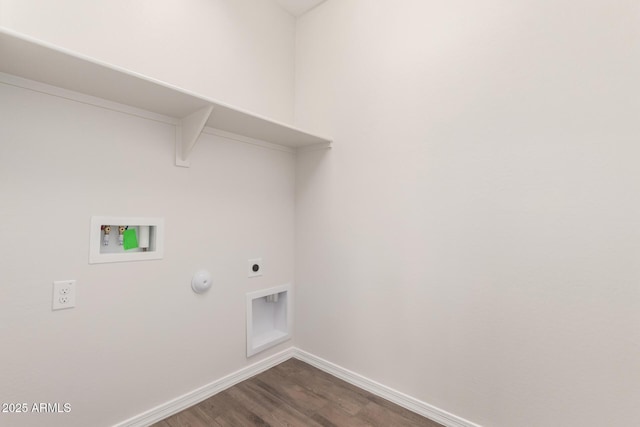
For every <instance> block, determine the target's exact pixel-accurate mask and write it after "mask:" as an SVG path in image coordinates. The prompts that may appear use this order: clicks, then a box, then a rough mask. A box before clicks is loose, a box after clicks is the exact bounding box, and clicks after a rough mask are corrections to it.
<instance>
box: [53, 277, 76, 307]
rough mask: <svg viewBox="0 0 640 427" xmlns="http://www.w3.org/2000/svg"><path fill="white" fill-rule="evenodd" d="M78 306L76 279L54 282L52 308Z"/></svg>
mask: <svg viewBox="0 0 640 427" xmlns="http://www.w3.org/2000/svg"><path fill="white" fill-rule="evenodd" d="M75 306H76V281H75V280H58V281H55V282H53V300H52V304H51V309H52V310H64V309H65V308H73V307H75Z"/></svg>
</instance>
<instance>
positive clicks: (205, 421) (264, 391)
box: [152, 359, 442, 427]
mask: <svg viewBox="0 0 640 427" xmlns="http://www.w3.org/2000/svg"><path fill="white" fill-rule="evenodd" d="M205 426H206V427H210V426H213V427H245V426H247V427H249V426H288V427H298V426H299V427H317V426H346V427H360V426H373V427H377V426H381V427H382V426H384V427H391V426H394V427H395V426H398V427H400V426H406V427H408V426H425V427H442V426H441V425H440V424H438V423H435V422H433V421H431V420H428V419H426V418H423V417H421V416H420V415H417V414H415V413H413V412H411V411H408V410H406V409H404V408H402V407H400V406H398V405H395V404H393V403H391V402H389V401H387V400H385V399H382V398H380V397H377V396H375V395H373V394H371V393H369V392H367V391H364V390H362V389H360V388H358V387H355V386H353V385H351V384H349V383H346V382H344V381H342V380H340V379H338V378H336V377H334V376H332V375H329V374H327V373H325V372H323V371H321V370H319V369H316V368H314V367H313V366H310V365H308V364H306V363H304V362H301V361H299V360H297V359H290V360H287V361H286V362H284V363H281V364H280V365H278V366H275V367H273V368H271V369H269V370H267V371H265V372H263V373H261V374H258V375H256V376H255V377H253V378H250V379H248V380H246V381H243V382H241V383H239V384H236V385H235V386H233V387H231V388H228V389H227V390H225V391H222V392H220V393H218V394H216V395H215V396H213V397H211V398H209V399H207V400H204V401H202V402H200V403H199V404H198V405H195V406H192V407H191V408H189V409H186V410H184V411H182V412H180V413H177V414H175V415H173V416H171V417H169V418H167V419H165V420H163V421H160V422H159V423H156V424H154V425H153V426H152V427H205Z"/></svg>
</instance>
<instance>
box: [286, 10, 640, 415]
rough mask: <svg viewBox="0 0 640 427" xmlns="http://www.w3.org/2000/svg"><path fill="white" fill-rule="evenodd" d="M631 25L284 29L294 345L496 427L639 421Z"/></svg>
mask: <svg viewBox="0 0 640 427" xmlns="http://www.w3.org/2000/svg"><path fill="white" fill-rule="evenodd" d="M639 19H640V10H639V9H638V3H637V2H633V1H618V0H616V1H613V2H611V1H595V0H588V1H585V2H580V3H576V2H574V1H569V0H560V1H537V0H536V1H533V0H532V1H529V0H526V1H518V2H511V1H499V0H492V1H489V2H486V1H485V2H474V1H467V0H459V1H449V2H433V1H423V0H404V1H402V2H397V1H391V0H379V1H375V2H371V1H366V0H329V1H328V2H326V3H324V4H323V5H321V6H319V7H318V8H316V9H314V10H313V11H311V12H310V13H309V14H307V15H305V16H303V17H301V18H300V19H299V20H298V23H297V39H296V44H297V50H296V125H298V126H301V127H305V128H309V129H310V130H314V131H317V132H322V133H326V134H328V135H332V136H333V137H334V139H335V144H334V148H333V149H332V150H330V151H329V152H314V153H306V154H304V155H300V156H299V160H298V164H297V166H298V170H297V174H298V175H297V201H296V203H297V204H296V218H297V224H296V227H297V229H296V236H297V237H296V286H297V288H296V292H297V293H296V298H297V299H296V304H297V305H296V310H297V311H296V316H297V317H296V345H297V346H298V347H300V348H302V349H303V350H306V351H309V352H311V353H313V354H316V355H318V356H321V357H323V358H325V359H327V360H330V361H332V362H334V363H336V364H339V365H341V366H343V367H346V368H348V369H351V370H353V371H355V372H358V373H360V374H363V375H365V376H367V377H369V378H371V379H374V380H376V381H379V382H381V383H383V384H385V385H387V386H390V387H392V388H395V389H397V390H400V391H402V392H405V393H407V394H409V395H412V396H414V397H416V398H418V399H420V400H423V401H425V402H427V403H430V404H433V405H435V406H437V407H439V408H441V409H444V410H447V411H449V412H452V413H454V414H456V415H459V416H461V417H464V418H466V419H468V420H470V421H473V422H476V423H478V424H481V425H484V426H492V427H520V426H522V427H524V426H593V427H596V426H602V425H639V424H640V409H639V408H638V404H637V403H638V401H640V386H639V385H640V328H639V326H638V325H640V287H639V286H638V283H640V267H639V265H640V263H639V260H640V245H639V243H638V242H640V222H639V220H638V218H640V200H639V197H638V194H640V168H638V164H637V163H638V162H637V159H638V158H639V156H640V145H639V144H638V135H640V116H639V112H640V83H639V82H638V75H640V74H639V73H640V26H639V25H638V22H640V21H639Z"/></svg>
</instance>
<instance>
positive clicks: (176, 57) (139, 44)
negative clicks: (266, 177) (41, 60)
mask: <svg viewBox="0 0 640 427" xmlns="http://www.w3.org/2000/svg"><path fill="white" fill-rule="evenodd" d="M0 25H2V26H5V27H8V28H11V29H13V30H16V31H19V32H23V33H25V34H28V35H30V36H32V37H36V38H40V39H43V40H46V41H47V42H50V43H53V44H57V45H59V46H62V47H65V48H68V49H71V50H74V51H76V52H79V53H82V54H85V55H88V56H93V57H95V58H97V59H100V60H103V61H106V62H110V63H113V64H116V65H118V66H121V67H124V68H128V69H131V70H134V71H136V72H138V73H141V74H145V75H148V76H151V77H154V78H156V79H159V80H162V81H166V82H169V83H171V84H173V85H175V86H179V87H182V88H185V89H188V90H190V91H193V92H196V93H200V94H203V95H206V96H208V97H210V98H213V99H218V100H220V101H223V102H226V103H230V104H232V105H236V106H239V107H241V108H243V109H247V110H249V111H255V112H256V113H259V114H261V115H264V116H268V117H271V118H273V119H276V120H280V121H284V122H287V123H289V122H291V121H292V118H293V74H294V67H293V61H294V59H293V50H294V31H295V21H294V19H293V17H292V16H291V15H289V14H288V13H287V12H285V11H284V10H283V9H282V8H281V7H279V6H278V5H277V4H275V2H273V1H255V0H181V1H175V0H136V1H128V0H99V1H95V0H94V1H84V0H59V1H55V2H52V1H48V0H0Z"/></svg>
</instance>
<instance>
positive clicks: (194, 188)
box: [0, 0, 295, 427]
mask: <svg viewBox="0 0 640 427" xmlns="http://www.w3.org/2000/svg"><path fill="white" fill-rule="evenodd" d="M24 3H25V5H24V7H23V5H22V4H18V2H15V3H9V2H6V1H5V2H3V9H2V12H3V14H2V20H3V22H2V24H15V25H13V27H14V29H16V30H19V31H23V32H25V33H28V34H30V35H33V36H36V37H42V38H45V39H46V40H47V41H49V42H54V43H59V44H61V45H63V46H65V47H68V48H72V49H77V50H79V51H82V52H83V53H85V54H88V55H92V56H96V57H101V58H102V59H106V60H110V61H111V60H112V62H115V63H117V64H118V65H121V66H126V67H129V68H132V69H134V71H138V72H143V73H146V74H149V75H152V76H155V77H159V78H162V79H165V80H168V81H169V83H172V84H177V85H181V86H187V85H185V84H182V82H181V81H180V80H181V79H186V80H189V82H190V83H191V84H192V86H191V88H194V87H195V86H201V88H203V89H207V87H209V86H208V85H211V87H212V88H213V87H220V88H222V87H224V86H225V85H228V86H229V89H228V90H229V91H232V90H233V88H234V87H235V88H238V93H237V94H236V95H237V101H238V104H240V106H241V107H243V108H250V107H252V106H251V105H248V104H253V106H254V107H257V108H256V109H258V110H261V111H260V112H261V113H262V114H264V115H270V116H278V115H282V116H285V115H286V114H287V109H290V108H291V102H290V101H291V100H290V99H288V97H289V96H288V94H290V92H287V91H286V90H284V89H282V90H281V88H278V86H279V83H278V82H280V81H281V82H285V80H287V76H286V73H285V75H280V71H278V70H279V69H280V68H282V69H285V68H288V66H289V64H291V63H292V57H291V55H292V53H293V51H292V50H291V52H289V54H285V51H286V49H285V47H286V46H287V45H288V46H292V45H293V44H292V43H293V40H290V29H291V28H292V25H293V24H292V23H293V18H291V17H290V16H289V15H288V14H286V13H284V12H283V13H284V16H286V17H287V19H286V20H284V21H283V20H282V19H281V16H280V14H279V13H278V14H276V13H275V12H274V11H270V12H269V11H267V10H266V9H267V8H266V6H264V5H262V6H260V5H257V4H255V8H254V9H251V10H250V9H249V2H238V1H236V0H234V1H228V2H221V1H217V2H208V3H209V5H208V6H206V7H208V8H209V9H206V8H205V2H200V3H198V2H181V3H180V4H181V5H187V4H190V5H191V6H193V8H192V9H191V10H190V11H187V10H185V11H184V12H183V13H184V17H186V15H188V14H191V15H192V16H191V18H193V20H194V22H196V23H197V24H195V23H194V24H193V25H194V28H193V32H191V31H186V30H188V29H189V28H186V27H187V25H188V24H189V23H188V22H187V21H186V20H185V21H179V22H180V23H181V27H180V29H181V30H184V33H182V35H181V36H180V37H181V41H182V42H185V43H183V44H184V45H185V46H187V45H188V46H193V47H192V48H186V47H185V49H186V50H187V52H188V54H187V56H188V57H190V58H191V59H198V60H200V59H201V61H200V63H204V64H207V61H209V60H210V61H211V62H209V63H208V64H209V65H211V64H213V63H214V62H216V61H215V58H212V57H213V56H215V55H214V54H213V53H211V52H205V51H203V49H204V47H206V46H211V47H212V49H213V47H215V46H222V45H224V44H225V43H226V44H239V45H243V44H245V43H248V41H249V40H250V39H256V40H257V39H259V38H261V37H262V36H263V35H265V31H264V30H265V28H267V27H268V28H269V31H268V32H269V33H270V34H271V36H270V38H271V41H274V40H275V39H278V46H277V47H275V46H271V45H270V42H268V41H264V42H265V43H267V44H266V45H265V46H262V47H260V48H259V46H257V45H256V46H252V47H249V48H248V49H247V50H241V49H240V50H235V49H233V50H231V51H228V52H227V56H228V57H226V58H225V59H224V62H225V67H226V68H225V73H227V72H228V73H229V74H228V75H217V74H215V73H214V78H213V79H212V80H211V81H210V80H209V77H210V76H209V75H207V74H206V73H203V72H202V70H200V69H198V70H196V69H195V68H194V67H193V66H189V67H186V66H185V67H184V68H185V69H183V68H181V67H182V66H178V65H177V64H176V63H174V60H173V58H169V57H168V56H162V55H158V56H154V57H153V59H152V60H149V62H148V63H147V62H146V61H145V60H140V59H139V58H136V56H137V55H138V56H139V55H143V53H141V52H143V49H142V48H143V47H145V46H149V49H151V50H155V54H157V53H159V52H160V49H159V47H158V46H150V45H148V43H149V42H150V41H149V40H148V39H147V38H145V37H142V35H139V37H140V38H136V37H134V36H133V35H132V34H129V35H132V40H131V42H130V43H129V42H126V43H125V42H124V41H123V40H124V39H122V38H121V37H122V34H121V32H123V33H131V31H130V29H129V28H128V27H127V25H128V24H130V21H128V19H129V18H130V17H127V16H128V15H126V14H125V13H122V16H118V17H115V16H108V18H109V19H105V21H104V22H103V23H102V24H103V26H101V27H99V28H96V29H95V30H91V31H90V30H89V29H88V28H84V29H83V30H82V31H81V30H77V32H76V31H72V32H68V33H67V32H66V31H67V30H68V27H70V26H71V25H72V24H73V22H75V21H82V22H83V23H82V24H80V25H89V24H86V22H85V20H86V21H89V22H91V21H92V20H93V24H96V25H97V22H96V20H95V19H98V18H99V17H98V18H96V16H94V13H97V12H98V11H97V10H96V9H91V8H87V7H85V6H86V5H85V6H82V5H80V2H75V3H74V2H65V3H67V6H68V7H69V8H62V6H59V7H61V9H60V10H58V11H53V10H50V9H47V7H48V6H46V5H44V2H42V4H40V3H38V2H24ZM76 3H77V4H76ZM106 3H110V4H114V3H113V2H101V3H100V4H101V5H102V6H103V7H105V8H106V6H105V5H106ZM251 3H252V4H254V2H251ZM265 3H267V2H265ZM27 4H30V5H32V6H33V7H34V8H35V6H36V5H38V6H42V8H43V9H42V10H39V13H41V14H40V15H39V14H37V13H35V12H37V11H33V10H31V11H30V10H29V8H28V7H27ZM72 4H73V6H74V8H73V9H72V8H71V6H72ZM154 4H157V5H158V7H159V8H160V9H159V10H162V7H165V8H166V7H168V3H154ZM149 5H150V3H149ZM213 5H215V6H213ZM7 6H11V7H7ZM75 6H77V8H76V7H75ZM121 6H122V4H121ZM196 6H197V7H196ZM223 6H224V7H225V8H227V9H228V10H229V13H232V12H234V13H236V12H237V13H240V12H242V13H241V14H240V15H239V16H238V17H236V18H234V19H236V20H237V21H238V22H234V23H233V24H231V23H227V27H226V30H224V29H220V28H218V29H216V30H215V31H218V32H220V34H222V33H224V32H225V31H227V33H226V34H225V42H224V43H223V42H222V40H220V39H219V38H218V39H214V40H212V41H211V43H209V44H207V43H204V42H203V41H202V38H201V37H199V36H197V34H198V32H199V31H202V28H198V26H199V25H205V23H207V22H212V21H213V22H215V20H216V19H217V18H215V17H214V18H211V17H210V18H211V19H209V20H208V19H205V18H204V17H203V16H202V15H204V14H205V12H207V11H212V12H211V13H213V12H216V11H217V10H216V9H215V8H222V7H223ZM92 7H95V8H97V7H98V6H97V5H92ZM130 7H132V6H130ZM185 7H186V6H185ZM274 7H277V6H274ZM63 9H64V10H66V12H63ZM277 10H280V9H277ZM7 11H9V12H11V15H8V14H6V12H7ZM45 11H46V13H45ZM70 11H73V15H71V14H69V15H65V13H70ZM18 12H20V13H18ZM22 12H24V15H23V14H22ZM27 12H34V13H33V15H30V13H27ZM131 12H132V13H133V14H134V16H135V14H136V13H135V11H131ZM262 12H264V13H262ZM244 13H246V16H245V15H243V14H244ZM254 13H261V14H262V15H261V16H260V20H261V24H260V25H258V26H257V27H254V25H253V24H254V18H255V17H253V14H254ZM47 15H48V16H47ZM137 17H138V18H142V16H141V15H137ZM155 17H157V16H155ZM30 18H31V19H33V20H34V21H35V22H33V21H31V20H30ZM152 18H153V17H150V18H149V19H150V20H151V21H152V22H148V23H147V24H148V25H149V26H150V25H152V24H153V25H155V24H156V23H155V21H153V19H152ZM174 18H175V17H174ZM174 18H171V19H174ZM180 18H181V19H182V18H183V17H182V16H181V17H180ZM120 19H121V20H122V24H123V26H122V28H121V30H120V31H121V32H120V31H119V30H118V28H119V26H118V23H119V22H120V21H119V20H120ZM167 19H169V18H167ZM255 19H257V18H255ZM54 21H55V23H54ZM107 24H108V25H107ZM240 24H242V25H240ZM236 25H238V26H240V27H242V28H236ZM89 26H90V25H89ZM213 26H214V27H215V25H213ZM62 27H64V28H62ZM143 27H144V25H143ZM145 28H148V27H145ZM85 29H86V30H87V31H86V33H85V32H84V30H85ZM158 31H160V30H158ZM209 34H210V35H211V33H209ZM84 36H86V38H83V37H84ZM156 36H157V37H159V38H160V39H162V40H163V41H166V40H167V34H156ZM267 38H268V37H267ZM93 42H95V43H96V44H95V45H93V44H91V43H93ZM186 42H189V43H186ZM274 44H275V43H274ZM283 46H284V47H283ZM85 48H86V49H85ZM181 49H182V48H181ZM252 49H258V50H261V49H264V50H265V51H261V52H259V53H255V57H254V56H253V55H254V54H253V53H251V52H250V51H251V50H252ZM103 54H104V55H103ZM118 55H122V59H123V60H122V61H119V60H118V59H119V56H118ZM125 57H126V58H125ZM125 59H126V61H125ZM138 60H140V63H138V62H137V61H138ZM247 61H249V62H250V64H248V63H247ZM142 62H144V67H142ZM182 65H184V64H182ZM247 65H251V67H252V71H251V73H254V72H255V73H256V74H255V75H257V71H256V69H260V72H262V73H265V76H264V79H256V80H253V81H249V80H251V79H252V77H251V76H248V75H246V74H244V73H245V72H246V71H247V70H246V69H244V68H245V66H247ZM138 66H140V68H137V67H138ZM234 66H237V69H236V71H235V72H233V73H232V72H231V71H230V70H231V69H233V68H234ZM145 67H146V68H145ZM173 67H175V68H173ZM141 68H144V69H141ZM194 70H195V71H197V72H195V71H194ZM183 72H184V74H181V73H183ZM163 73H166V74H164V75H163ZM190 73H194V74H193V75H191V74H190ZM268 74H272V75H271V77H269V76H268ZM276 75H277V78H276V77H274V76H276ZM166 77H171V79H170V78H166ZM173 77H175V80H172V78H173ZM272 83H273V84H274V85H275V86H276V87H273V86H272ZM244 84H246V85H247V86H248V87H252V86H253V87H254V88H255V89H256V90H255V91H254V90H247V89H246V88H242V89H240V88H241V87H242V86H243V85H244ZM283 84H284V83H283ZM289 84H291V85H292V84H293V83H292V81H290V82H289ZM195 89H197V88H195ZM205 92H206V90H205ZM234 93H235V92H234ZM212 95H215V94H212ZM244 98H246V99H245V101H246V102H244V101H243V99H244ZM263 98H271V99H268V100H266V99H263ZM269 103H272V104H269ZM174 134H175V128H174V127H173V126H172V125H168V124H165V123H160V122H157V121H153V120H146V119H142V118H139V117H135V116H131V115H128V114H124V113H120V112H116V111H112V110H109V109H104V108H100V107H96V106H91V105H87V104H84V103H78V102H75V101H71V100H68V99H62V98H59V97H54V96H51V95H47V94H45V93H39V92H34V91H31V90H26V89H22V88H18V87H14V86H12V85H7V84H0V194H1V195H2V202H1V203H0V234H1V235H2V236H3V239H4V241H5V244H4V245H1V249H0V259H1V260H2V261H1V262H0V265H1V268H0V332H2V351H0V364H1V365H2V366H3V369H2V371H1V372H0V384H2V386H1V387H0V402H6V403H23V402H24V403H28V404H29V410H31V408H32V406H31V405H32V404H33V403H40V402H42V403H59V404H60V405H62V404H63V403H69V404H70V405H71V412H70V413H66V414H65V413H63V414H57V413H55V414H50V413H49V414H34V413H28V414H15V415H9V414H6V413H0V425H11V426H29V427H31V426H38V425H41V426H64V427H74V426H75V427H84V426H109V425H114V424H115V423H117V422H121V421H124V420H126V419H128V418H130V417H132V416H135V415H138V414H140V413H142V412H144V411H147V410H149V409H151V408H153V407H155V406H156V405H159V404H163V403H165V402H167V401H169V400H171V399H174V398H176V397H178V396H180V395H182V394H184V393H187V392H191V391H193V390H195V389H197V388H198V387H200V386H203V385H205V384H208V383H210V382H212V381H215V380H217V379H219V378H221V377H223V376H225V375H227V374H230V373H231V372H234V371H236V370H238V369H241V368H243V367H245V366H247V365H249V364H250V363H254V362H256V361H257V360H260V359H262V358H263V357H265V356H269V355H271V354H273V353H275V352H277V351H280V350H282V349H283V348H286V347H287V346H289V345H290V343H285V344H282V345H280V346H277V347H275V348H273V349H271V350H267V351H265V352H264V353H261V354H260V355H256V356H255V357H253V358H251V359H249V360H248V359H247V358H246V348H245V293H247V292H251V291H255V290H258V289H264V288H267V287H271V286H275V285H282V284H285V283H291V281H292V279H293V258H294V255H293V247H294V225H293V224H294V195H295V194H294V175H295V170H294V166H295V165H294V157H293V154H292V153H291V152H284V151H278V150H271V149H266V148H262V147H258V146H254V145H248V144H243V143H240V142H237V141H230V140H226V139H221V138H219V137H214V136H211V135H208V134H205V135H203V136H202V137H201V140H200V142H199V143H198V145H197V146H196V147H195V149H194V152H193V155H192V160H191V168H189V169H185V168H177V167H175V166H174ZM92 215H113V216H121V215H124V216H149V217H162V218H164V219H165V229H166V230H165V233H166V238H165V254H164V259H163V260H160V261H144V262H131V263H118V264H96V265H89V264H88V254H89V247H88V245H89V225H90V217H91V216H92ZM256 257H262V258H263V260H264V263H265V265H264V267H265V274H264V275H263V276H262V277H258V278H252V279H248V278H247V260H248V259H250V258H256ZM200 268H205V269H208V270H209V271H210V272H211V273H212V276H213V280H214V284H213V288H212V289H211V290H210V291H209V292H208V293H206V294H203V295H196V294H195V293H194V292H192V291H191V288H190V280H191V276H192V274H193V273H194V272H195V271H196V270H197V269H200ZM61 279H76V280H77V306H76V308H74V309H71V310H66V311H57V312H52V311H51V298H52V281H54V280H61Z"/></svg>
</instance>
